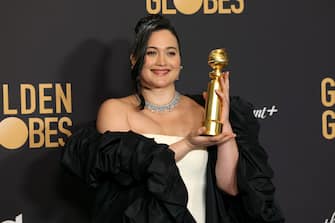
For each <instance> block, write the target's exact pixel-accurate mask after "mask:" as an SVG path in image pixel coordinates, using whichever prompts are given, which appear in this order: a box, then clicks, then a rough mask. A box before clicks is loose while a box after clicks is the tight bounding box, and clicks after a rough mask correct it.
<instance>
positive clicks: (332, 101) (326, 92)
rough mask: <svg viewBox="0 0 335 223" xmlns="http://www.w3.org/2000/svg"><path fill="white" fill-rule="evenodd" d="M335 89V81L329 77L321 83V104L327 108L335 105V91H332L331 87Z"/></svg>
mask: <svg viewBox="0 0 335 223" xmlns="http://www.w3.org/2000/svg"><path fill="white" fill-rule="evenodd" d="M328 86H330V87H335V81H334V79H332V78H330V77H327V78H325V79H323V80H322V82H321V102H322V104H323V105H324V106H326V107H332V106H334V105H335V90H330V89H329V87H328ZM327 97H329V99H328V98H327Z"/></svg>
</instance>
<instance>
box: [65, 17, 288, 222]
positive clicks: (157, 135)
mask: <svg viewBox="0 0 335 223" xmlns="http://www.w3.org/2000/svg"><path fill="white" fill-rule="evenodd" d="M135 33H136V36H135V44H134V47H133V50H132V53H131V56H130V61H131V66H132V78H133V81H134V88H135V93H134V94H132V95H129V96H127V97H124V98H119V99H109V100H107V101H105V102H104V103H103V104H102V106H101V108H100V110H99V113H98V118H97V122H96V128H97V130H98V132H99V133H93V132H92V130H89V131H87V130H85V131H84V130H83V131H81V132H80V133H77V134H75V135H74V136H73V137H72V138H71V139H70V141H69V143H68V145H67V148H66V150H65V153H64V156H63V163H64V164H65V165H66V166H67V167H68V168H69V169H70V170H72V172H74V173H75V174H77V175H79V176H81V177H82V178H83V179H84V180H86V181H87V182H88V183H89V184H90V185H91V186H94V187H96V188H97V201H96V211H95V222H199V223H204V222H207V223H215V222H227V223H229V222H249V223H250V222H283V221H284V220H283V218H282V216H281V213H280V211H279V209H278V208H277V207H276V205H275V204H274V200H273V193H274V187H273V185H272V184H271V178H272V170H271V168H270V167H269V166H268V164H267V157H266V154H265V151H264V150H263V149H262V148H261V147H260V146H259V144H258V141H257V134H258V125H257V122H256V121H255V120H254V118H253V117H252V108H251V106H250V104H248V103H246V102H244V101H242V100H241V99H239V98H236V97H235V98H231V99H230V97H229V73H228V72H224V73H223V74H222V77H221V78H220V84H221V89H222V90H220V91H217V92H216V93H217V95H218V96H219V98H220V100H221V104H222V116H221V121H222V123H223V126H224V127H223V131H222V134H220V135H218V136H203V133H204V132H205V127H203V126H202V122H203V117H204V108H203V104H204V100H203V99H201V98H199V97H194V98H191V97H187V96H184V95H181V94H179V93H178V92H177V91H176V89H175V81H176V80H177V79H178V78H179V74H180V70H181V69H182V66H181V53H180V43H179V38H178V36H177V33H176V31H175V29H174V28H173V26H172V25H171V24H170V22H169V21H168V20H167V19H166V18H164V17H162V16H159V15H149V16H147V17H144V18H142V19H141V20H140V21H139V22H138V24H137V25H136V28H135ZM203 97H204V98H206V95H205V94H204V95H203ZM233 131H234V132H235V133H237V134H235V133H234V132H233Z"/></svg>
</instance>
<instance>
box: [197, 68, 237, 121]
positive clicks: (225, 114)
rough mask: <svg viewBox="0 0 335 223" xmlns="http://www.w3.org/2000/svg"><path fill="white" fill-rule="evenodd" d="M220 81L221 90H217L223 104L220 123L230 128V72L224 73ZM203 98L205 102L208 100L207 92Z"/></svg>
mask: <svg viewBox="0 0 335 223" xmlns="http://www.w3.org/2000/svg"><path fill="white" fill-rule="evenodd" d="M219 81H220V86H221V89H220V90H216V91H215V92H216V94H217V95H218V97H219V98H220V102H221V117H220V122H221V123H223V125H224V126H225V125H228V126H229V127H230V123H229V106H230V101H229V71H226V72H223V73H222V75H221V77H220V78H219ZM203 97H204V98H205V100H207V92H204V93H203Z"/></svg>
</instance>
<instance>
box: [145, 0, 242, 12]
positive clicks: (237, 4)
mask: <svg viewBox="0 0 335 223" xmlns="http://www.w3.org/2000/svg"><path fill="white" fill-rule="evenodd" d="M146 8H147V12H148V13H149V14H158V13H162V14H177V12H179V13H181V14H184V15H192V14H195V13H197V12H200V11H202V13H203V14H241V13H243V12H244V9H245V0H146ZM201 9H202V10H201Z"/></svg>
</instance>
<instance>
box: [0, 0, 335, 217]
mask: <svg viewBox="0 0 335 223" xmlns="http://www.w3.org/2000/svg"><path fill="white" fill-rule="evenodd" d="M163 1H166V2H168V7H169V8H170V9H172V8H174V7H175V6H174V4H173V1H172V0H163ZM185 1H186V0H185ZM204 1H207V0H204ZM214 1H217V0H214ZM195 2H196V1H195ZM198 2H199V1H198ZM238 2H240V3H241V2H244V9H243V11H242V12H241V13H240V14H233V13H232V14H220V13H219V12H216V13H214V14H205V13H204V12H203V10H202V8H201V9H200V10H199V11H198V12H196V13H194V14H192V15H185V14H183V12H180V11H178V10H177V12H176V14H172V15H167V17H168V18H169V19H171V20H172V22H173V23H174V25H175V26H176V29H177V31H178V33H179V35H180V38H181V47H182V54H183V55H182V63H183V66H184V69H183V70H182V74H181V79H180V80H179V81H178V83H177V87H178V89H179V91H181V92H183V93H189V94H193V93H199V92H201V91H203V90H205V88H206V85H207V82H208V80H209V78H208V72H209V71H210V68H209V66H208V65H207V56H208V53H209V51H210V50H211V49H213V48H218V47H225V48H226V49H227V50H228V52H229V56H230V65H229V68H228V69H229V70H230V71H231V94H232V95H239V96H241V97H243V98H245V99H246V100H248V101H250V102H252V103H253V104H254V105H255V114H256V116H257V117H258V118H259V121H260V124H261V135H260V140H261V143H262V145H263V146H264V147H265V149H266V150H267V152H268V154H269V158H270V162H271V164H272V166H273V169H274V171H275V179H274V182H275V184H276V186H277V200H278V202H279V203H280V205H281V207H282V209H283V212H284V215H285V216H286V218H287V222H306V223H309V222H310V223H315V222H320V223H321V222H325V220H326V219H329V221H330V218H331V215H332V213H333V212H334V211H335V204H334V197H335V189H334V188H335V179H334V157H335V143H334V142H335V81H334V79H335V69H334V66H335V62H334V52H335V41H334V39H335V31H334V27H335V26H334V25H335V24H334V21H335V14H334V10H335V1H333V0H319V1H312V0H296V1H268V0H252V1H249V0H245V1H241V0H240V1H230V2H228V3H229V4H228V3H226V5H224V7H226V8H229V7H230V6H229V5H231V4H234V5H236V6H238ZM153 6H154V5H153ZM146 13H147V10H146V0H141V1H106V0H102V1H95V2H93V1H87V0H85V1H84V0H81V1H76V0H66V1H65V0H58V1H55V0H54V1H51V0H48V1H46V0H43V1H42V0H32V1H19V0H10V1H9V0H3V1H1V3H0V29H1V31H0V59H1V60H0V76H1V79H0V80H1V85H0V87H1V90H0V100H1V103H0V177H1V183H0V184H1V186H0V198H1V199H0V222H4V221H6V220H11V221H12V222H24V223H61V222H62V223H63V222H83V223H84V222H89V220H88V219H89V209H90V204H91V200H92V193H91V191H90V190H89V189H87V188H85V187H83V185H82V184H81V182H79V181H77V180H75V179H73V178H72V177H70V176H68V175H66V174H63V173H62V169H61V168H60V166H59V157H60V152H61V149H60V145H61V141H62V140H64V139H65V138H66V137H67V135H69V131H71V132H73V131H74V130H75V129H76V128H78V127H80V126H82V125H84V124H85V123H87V122H90V121H92V120H94V119H95V116H96V111H97V109H98V106H99V104H100V103H101V102H102V101H103V100H104V99H106V98H109V97H121V96H124V95H127V94H129V93H130V78H129V76H130V74H129V71H130V68H129V48H130V43H131V42H132V37H133V36H132V35H133V27H134V25H135V23H136V21H137V20H138V18H140V17H142V16H144V15H145V14H146ZM322 81H324V82H322ZM321 83H323V85H322V84H321ZM25 84H29V86H30V90H21V88H23V86H25ZM56 85H58V92H56ZM66 85H69V86H70V87H71V89H70V90H68V91H66ZM31 89H33V90H31ZM59 89H61V90H62V91H63V93H64V95H65V97H66V99H67V103H68V104H70V105H71V106H70V107H71V109H65V105H64V103H65V102H64V100H61V99H60V97H59V95H60V91H59ZM322 93H323V94H324V97H323V98H322V97H321V95H322ZM58 99H59V100H60V101H61V103H60V104H59V105H60V107H59V105H57V102H56V101H57V100H58ZM24 100H25V101H27V104H26V106H25V108H26V109H24V106H23V105H24V104H22V103H23V102H22V101H24ZM34 104H35V105H36V109H32V108H33V105H34ZM57 106H58V107H59V108H60V111H58V112H57V111H56V107H57ZM22 107H23V108H22ZM29 108H30V111H29ZM48 108H49V110H48ZM271 108H273V110H272V111H274V112H273V113H272V115H271V110H269V109H271ZM25 113H28V114H25ZM64 120H65V121H64ZM48 123H50V125H49V124H48ZM20 126H21V127H20ZM22 126H27V127H26V128H24V127H22ZM322 129H323V130H322ZM66 130H67V131H66ZM38 132H40V133H38ZM28 136H30V137H28ZM27 137H28V138H27ZM47 141H50V142H47ZM10 143H12V144H10ZM13 143H14V144H13ZM34 143H35V144H34ZM38 143H40V144H39V145H37V144H38ZM10 145H12V146H10ZM33 145H35V146H33ZM9 147H11V148H9ZM17 216H18V217H17ZM16 217H17V218H16ZM15 218H16V220H15ZM21 218H22V220H20V219H21Z"/></svg>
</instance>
